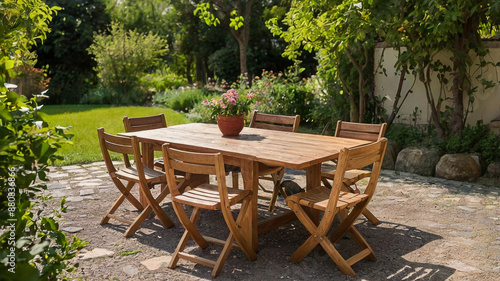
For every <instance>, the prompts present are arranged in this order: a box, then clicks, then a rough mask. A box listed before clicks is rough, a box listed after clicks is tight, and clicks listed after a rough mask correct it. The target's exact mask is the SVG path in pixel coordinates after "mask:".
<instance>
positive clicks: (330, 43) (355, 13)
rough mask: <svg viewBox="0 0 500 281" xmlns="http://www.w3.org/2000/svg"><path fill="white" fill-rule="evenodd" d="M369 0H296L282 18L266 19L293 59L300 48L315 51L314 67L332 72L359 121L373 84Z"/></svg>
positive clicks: (372, 23)
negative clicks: (317, 64) (315, 65)
mask: <svg viewBox="0 0 500 281" xmlns="http://www.w3.org/2000/svg"><path fill="white" fill-rule="evenodd" d="M372 2H373V1H361V2H360V1H357V0H353V1H328V2H327V3H325V2H324V1H297V2H294V3H293V5H292V7H291V9H290V10H289V12H288V13H287V14H286V17H285V18H284V19H283V23H284V24H285V26H286V27H287V29H284V28H282V27H280V25H279V24H278V19H277V18H274V19H271V20H269V21H268V27H269V28H270V29H271V32H272V33H273V34H274V35H278V36H280V37H281V38H283V39H284V40H285V41H286V42H288V46H287V47H286V49H285V52H284V53H283V55H284V56H287V57H288V58H290V59H294V60H297V58H298V56H299V55H300V54H301V52H302V50H306V51H309V52H317V56H318V61H319V65H320V68H319V71H320V72H323V73H324V75H326V76H327V77H335V78H336V79H337V80H338V81H339V82H340V84H341V85H342V88H343V92H344V93H345V94H347V95H349V96H350V99H349V101H350V107H351V121H360V122H363V121H364V118H365V109H366V103H367V100H366V99H367V94H368V92H369V90H370V89H371V85H372V84H373V62H372V61H371V60H370V57H371V55H370V54H372V53H373V52H372V51H371V50H372V49H373V44H374V40H375V38H374V36H375V35H376V34H377V33H376V26H377V22H378V20H377V19H375V18H374V17H373V15H372V12H373V9H372Z"/></svg>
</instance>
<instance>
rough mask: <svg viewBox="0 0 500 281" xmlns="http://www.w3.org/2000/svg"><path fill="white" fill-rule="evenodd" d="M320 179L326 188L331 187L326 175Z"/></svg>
mask: <svg viewBox="0 0 500 281" xmlns="http://www.w3.org/2000/svg"><path fill="white" fill-rule="evenodd" d="M321 181H322V182H323V185H324V186H325V187H326V188H328V189H332V185H331V184H330V182H329V181H328V178H326V177H321Z"/></svg>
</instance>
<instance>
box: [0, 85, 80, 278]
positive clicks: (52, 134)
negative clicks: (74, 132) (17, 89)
mask: <svg viewBox="0 0 500 281" xmlns="http://www.w3.org/2000/svg"><path fill="white" fill-rule="evenodd" d="M0 111H1V113H2V114H1V120H0V121H1V124H2V127H1V129H0V137H1V139H2V141H1V142H0V149H1V151H2V153H1V154H0V182H1V183H0V186H1V187H2V188H1V189H0V202H1V203H0V204H1V205H2V207H1V208H0V210H1V211H0V224H1V225H2V229H4V227H9V228H7V231H5V232H3V233H2V235H1V236H0V245H1V250H0V263H2V265H3V266H2V269H0V272H1V274H2V276H4V277H6V278H7V280H55V279H57V278H64V274H65V273H67V272H72V271H73V270H74V267H73V266H72V265H71V264H70V262H69V260H70V259H72V258H74V257H75V255H76V253H77V252H78V250H80V249H82V248H83V246H84V245H85V243H84V242H83V241H82V240H80V239H79V238H77V237H74V238H73V240H72V241H69V240H68V238H67V237H66V235H65V234H64V233H63V232H62V231H61V230H59V224H58V222H57V221H58V219H59V218H60V212H65V207H64V199H63V200H62V201H61V210H60V211H53V212H52V213H51V212H50V211H47V210H46V209H47V207H46V206H45V204H44V200H45V199H46V198H44V197H40V191H41V190H43V189H46V188H47V187H46V185H45V184H44V183H43V182H44V181H48V179H47V178H46V173H47V172H48V168H47V166H48V164H49V163H50V162H54V161H55V160H56V159H61V157H59V156H56V155H55V153H56V151H57V150H58V149H59V148H61V145H62V144H64V143H68V142H67V140H68V139H69V137H70V136H69V135H66V134H65V133H64V130H63V129H62V128H58V127H56V128H49V127H48V125H47V123H45V122H43V119H42V118H41V116H43V114H41V113H40V112H38V111H37V103H36V97H34V98H33V99H31V100H29V101H27V100H26V99H25V98H24V97H22V96H19V95H17V94H16V93H14V92H2V93H1V94H0ZM37 201H41V202H42V203H41V205H40V204H39V203H35V202H37ZM11 256H14V258H11ZM75 266H78V264H76V265H75ZM10 268H13V271H14V272H13V271H9V272H8V271H7V270H8V269H10Z"/></svg>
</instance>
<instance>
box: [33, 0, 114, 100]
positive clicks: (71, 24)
mask: <svg viewBox="0 0 500 281" xmlns="http://www.w3.org/2000/svg"><path fill="white" fill-rule="evenodd" d="M103 1H104V0H78V1H73V0H47V1H45V2H46V3H47V5H49V6H60V7H62V8H63V9H62V10H61V11H60V12H59V13H58V15H57V16H56V17H55V18H54V20H53V21H52V22H51V23H50V25H49V27H50V28H51V29H52V32H51V33H49V34H48V35H47V40H45V42H44V44H43V45H39V46H37V47H36V51H37V54H38V62H37V64H36V66H37V67H38V68H46V69H47V73H48V76H49V77H50V78H51V83H50V92H49V94H50V99H49V100H48V102H50V103H54V104H59V103H78V102H79V101H80V98H81V97H82V95H83V94H85V93H87V92H88V91H89V90H90V89H92V88H93V87H95V86H96V84H97V74H96V73H95V71H94V67H96V63H95V61H94V60H93V58H92V56H91V55H90V54H89V53H88V52H87V48H88V47H89V46H90V45H91V44H92V42H93V36H94V32H98V31H100V30H105V29H106V26H107V25H108V24H109V23H110V17H109V15H108V14H107V12H106V6H105V5H104V2H103Z"/></svg>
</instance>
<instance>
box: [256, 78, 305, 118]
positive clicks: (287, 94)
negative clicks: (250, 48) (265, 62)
mask: <svg viewBox="0 0 500 281" xmlns="http://www.w3.org/2000/svg"><path fill="white" fill-rule="evenodd" d="M299 73H300V71H299V70H298V69H295V70H293V69H290V70H289V71H288V72H287V74H286V75H285V74H284V73H283V72H281V71H280V72H278V74H274V72H273V71H272V70H271V71H266V70H265V69H263V71H262V76H261V77H258V76H257V77H255V79H254V80H253V81H252V87H251V88H250V89H249V90H248V91H249V92H250V91H251V92H252V93H254V94H255V95H256V97H257V99H258V100H259V101H258V102H257V104H256V108H257V109H258V110H259V111H261V112H266V113H272V114H281V115H297V114H298V115H300V116H301V119H302V122H303V121H307V119H308V117H309V115H310V113H311V111H312V109H313V107H314V99H315V96H314V93H313V88H312V87H311V86H310V85H308V84H307V83H306V79H303V80H300V79H299V78H298V74H299Z"/></svg>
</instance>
